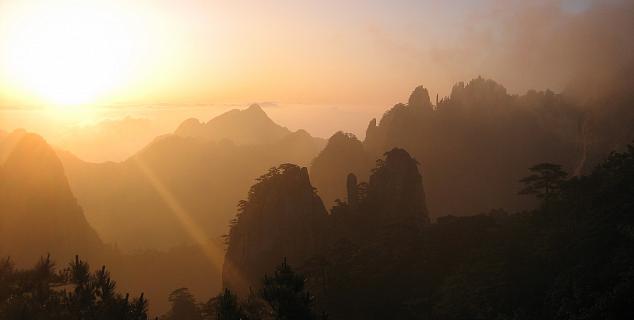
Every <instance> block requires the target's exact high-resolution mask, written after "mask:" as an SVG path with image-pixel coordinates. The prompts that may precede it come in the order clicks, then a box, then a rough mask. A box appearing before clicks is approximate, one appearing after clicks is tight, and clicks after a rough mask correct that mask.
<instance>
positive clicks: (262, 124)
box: [175, 104, 291, 145]
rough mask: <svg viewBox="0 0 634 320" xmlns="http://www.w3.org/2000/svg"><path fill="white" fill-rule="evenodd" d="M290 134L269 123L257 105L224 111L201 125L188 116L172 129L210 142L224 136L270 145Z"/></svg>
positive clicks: (233, 139) (235, 140)
mask: <svg viewBox="0 0 634 320" xmlns="http://www.w3.org/2000/svg"><path fill="white" fill-rule="evenodd" d="M290 133H291V132H290V130H288V129H287V128H285V127H282V126H280V125H278V124H276V123H275V122H273V120H271V118H269V117H268V116H267V114H266V113H265V112H264V110H262V108H261V107H260V106H259V105H257V104H253V105H251V106H249V107H248V108H246V109H243V110H238V109H234V110H231V111H228V112H225V113H223V114H221V115H219V116H217V117H215V118H213V119H211V120H209V121H208V122H207V123H205V124H202V123H200V122H199V121H198V120H196V119H189V120H186V121H185V122H183V123H182V124H181V125H180V126H179V127H178V129H177V130H176V131H175V134H176V135H179V136H183V137H196V138H202V139H205V140H211V141H221V140H223V139H227V140H231V141H233V142H234V143H236V144H238V145H253V144H270V143H274V142H277V141H279V140H280V139H282V138H283V137H285V136H287V135H288V134H290Z"/></svg>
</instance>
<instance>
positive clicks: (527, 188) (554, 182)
mask: <svg viewBox="0 0 634 320" xmlns="http://www.w3.org/2000/svg"><path fill="white" fill-rule="evenodd" d="M529 170H530V171H531V172H533V174H531V175H530V176H527V177H525V178H522V179H521V180H520V182H521V183H523V184H524V188H523V189H522V190H520V192H519V194H532V195H535V196H537V198H540V199H551V198H552V197H553V196H555V195H556V194H558V193H559V191H560V189H561V186H562V184H563V182H564V181H565V180H566V177H567V176H568V174H567V173H566V172H565V171H563V170H562V169H561V166H560V165H558V164H552V163H540V164H537V165H535V166H532V167H531V168H529Z"/></svg>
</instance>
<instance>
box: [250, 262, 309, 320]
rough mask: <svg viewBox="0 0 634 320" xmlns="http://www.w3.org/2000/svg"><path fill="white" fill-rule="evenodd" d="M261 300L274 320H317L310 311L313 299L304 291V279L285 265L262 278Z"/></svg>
mask: <svg viewBox="0 0 634 320" xmlns="http://www.w3.org/2000/svg"><path fill="white" fill-rule="evenodd" d="M261 295H262V298H263V299H264V300H265V301H266V302H267V303H268V305H269V306H270V307H271V309H272V313H273V317H274V319H278V320H292V319H306V320H309V319H317V316H316V315H315V313H314V312H313V310H312V306H313V302H314V297H313V296H312V295H311V294H310V293H309V292H308V291H307V290H306V289H305V279H304V276H303V275H301V274H298V273H296V272H295V271H294V270H293V269H292V268H291V267H290V266H289V265H288V264H287V263H286V259H284V262H282V264H280V265H279V266H277V268H276V269H275V272H274V273H273V276H272V277H269V276H268V275H265V276H264V287H263V288H262V292H261Z"/></svg>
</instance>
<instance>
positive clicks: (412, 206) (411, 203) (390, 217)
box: [365, 148, 429, 231]
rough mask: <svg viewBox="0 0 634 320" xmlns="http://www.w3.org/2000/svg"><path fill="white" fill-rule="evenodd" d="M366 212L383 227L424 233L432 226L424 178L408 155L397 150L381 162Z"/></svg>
mask: <svg viewBox="0 0 634 320" xmlns="http://www.w3.org/2000/svg"><path fill="white" fill-rule="evenodd" d="M365 210H367V211H369V214H370V215H371V217H370V218H371V219H376V220H377V222H378V224H379V225H380V226H382V227H392V226H398V227H400V228H402V229H403V228H413V229H414V230H416V231H420V230H422V228H423V226H424V225H426V224H428V223H429V213H428V211H427V204H426V201H425V191H424V189H423V178H422V176H421V175H420V173H419V171H418V162H417V161H416V160H415V159H414V158H412V157H411V156H410V155H409V153H407V151H405V150H403V149H399V148H394V149H392V150H391V151H388V152H386V153H385V160H384V161H379V162H378V166H377V167H376V168H375V169H374V170H373V173H372V175H371V176H370V182H369V185H368V191H367V196H366V199H365Z"/></svg>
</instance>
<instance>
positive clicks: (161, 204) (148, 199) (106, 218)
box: [60, 107, 323, 251]
mask: <svg viewBox="0 0 634 320" xmlns="http://www.w3.org/2000/svg"><path fill="white" fill-rule="evenodd" d="M229 115H240V116H238V118H240V119H251V120H252V119H256V120H258V119H259V120H261V119H267V121H270V120H268V118H267V117H266V115H265V114H263V112H262V111H261V109H260V108H258V107H251V108H249V109H247V110H244V111H235V112H230V113H228V114H226V115H225V116H221V119H223V120H222V121H220V122H219V123H223V128H228V127H227V126H228V124H229V123H230V122H231V123H232V125H236V126H239V125H240V123H241V122H237V123H235V124H234V123H233V122H232V121H233V120H232V119H233V116H229ZM226 119H229V120H231V121H229V120H226ZM212 122H213V121H212ZM213 123H215V122H213ZM241 125H247V123H242V124H241ZM274 125H275V124H274ZM275 126H276V127H279V126H277V125H275ZM279 128H281V127H279ZM214 130H215V129H214ZM227 130H229V129H227ZM250 130H251V129H249V128H239V127H235V128H233V129H231V130H229V134H225V135H224V136H225V137H229V136H233V135H234V133H236V132H252V133H253V134H255V131H250ZM214 132H215V131H214ZM218 132H219V133H218V134H219V135H220V131H218ZM322 147H323V142H322V140H321V139H317V138H313V137H311V136H310V135H309V134H308V133H307V132H305V131H303V130H298V131H297V132H294V133H290V132H287V133H286V134H285V135H284V136H282V137H280V138H279V139H277V140H276V141H274V142H270V143H267V144H249V145H240V144H236V143H233V142H232V141H229V140H227V139H223V140H221V141H210V140H208V139H201V138H194V137H182V136H178V135H165V136H161V137H158V138H157V139H156V140H155V141H154V142H152V143H151V144H149V145H148V146H146V147H145V148H144V149H143V150H141V151H140V152H138V153H137V154H136V155H134V156H133V157H131V158H130V159H128V160H126V161H123V162H120V163H114V162H110V163H100V164H92V163H87V162H84V161H81V160H80V159H78V158H76V157H73V156H72V155H70V154H68V153H64V152H62V153H60V157H61V159H62V161H63V162H64V165H65V167H66V170H67V172H68V176H69V181H70V184H71V187H72V189H73V192H74V193H75V194H76V195H77V199H78V201H79V203H80V204H81V205H82V207H83V208H84V209H85V211H86V216H87V218H88V221H90V223H91V224H92V225H93V226H94V227H95V229H96V230H97V231H98V233H99V234H100V236H101V237H102V239H104V241H106V242H110V243H115V242H116V243H117V244H118V245H119V248H121V249H123V250H126V251H129V250H135V249H166V248H169V247H172V246H174V245H178V244H187V243H191V242H192V237H191V230H188V228H187V227H185V225H186V224H187V223H188V222H186V221H191V222H192V223H193V224H195V225H196V226H198V227H199V228H200V230H201V231H202V232H203V233H204V234H205V235H206V236H208V237H210V238H218V237H220V235H222V234H225V233H226V228H227V225H226V222H227V221H228V220H229V218H230V217H231V215H232V214H233V212H234V209H235V203H237V202H238V200H240V199H241V198H242V196H243V194H244V192H245V191H246V190H248V189H249V186H250V185H251V184H252V182H253V181H254V179H255V178H257V177H258V175H259V174H260V173H261V172H262V171H264V170H266V169H267V168H270V167H272V166H277V165H279V164H280V163H286V162H291V161H292V162H294V163H299V164H308V163H309V162H310V161H311V159H313V158H314V157H315V155H316V154H317V153H318V152H319V151H320V150H321V148H322ZM184 219H185V220H184Z"/></svg>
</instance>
